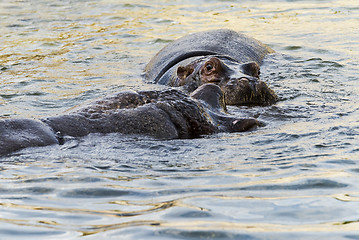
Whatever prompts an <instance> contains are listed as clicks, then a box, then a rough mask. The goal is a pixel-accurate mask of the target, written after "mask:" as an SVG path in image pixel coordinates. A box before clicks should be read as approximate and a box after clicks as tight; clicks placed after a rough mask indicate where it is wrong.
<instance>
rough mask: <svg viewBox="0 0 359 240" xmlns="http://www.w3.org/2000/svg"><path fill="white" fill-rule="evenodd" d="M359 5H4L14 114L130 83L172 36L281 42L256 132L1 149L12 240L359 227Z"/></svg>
mask: <svg viewBox="0 0 359 240" xmlns="http://www.w3.org/2000/svg"><path fill="white" fill-rule="evenodd" d="M358 19H359V6H358V3H357V2H356V1H351V0H332V1H319V0H317V1H315V0H311V1H310V0H308V1H292V0H287V1H284V0H278V1H269V0H261V1H220V0H211V1H189V0H182V1H157V2H155V1H151V2H149V1H131V2H126V1H113V0H102V1H86V0H84V1H70V0H68V1H46V0H41V1H36V3H35V2H34V1H7V0H5V1H0V32H1V38H0V117H1V118H9V117H30V118H38V117H45V116H53V115H56V114H61V113H63V112H64V111H66V110H67V109H69V108H71V107H74V106H77V105H81V104H87V103H88V102H90V101H93V100H95V99H98V98H101V97H103V96H106V95H109V94H111V93H115V92H118V91H122V90H128V89H135V90H138V89H158V88H161V86H156V85H152V84H149V83H145V82H144V81H143V80H142V78H141V73H142V69H143V68H144V66H145V64H146V63H147V62H148V61H149V59H150V58H151V57H152V56H153V55H154V54H155V53H156V52H157V51H158V50H159V49H161V48H162V47H163V46H165V45H166V44H167V43H168V42H170V41H172V40H174V39H176V38H178V37H181V36H183V35H185V34H187V33H190V32H196V31H200V30H209V29H216V28H223V27H226V28H231V29H233V30H236V31H241V32H244V33H246V34H249V35H251V36H253V37H255V38H257V39H259V40H261V41H263V42H264V43H267V44H268V45H270V46H271V47H272V48H273V49H275V50H276V51H277V52H278V53H277V54H275V55H274V56H270V57H268V58H267V59H266V60H265V63H264V65H263V67H262V69H261V72H262V79H264V80H266V81H267V82H268V83H269V85H270V86H271V87H272V88H273V89H274V90H275V91H276V92H277V93H278V95H279V97H280V99H281V101H280V102H278V103H277V104H275V105H273V106H269V107H255V108H246V107H242V108H236V107H230V109H229V110H230V111H231V112H232V113H233V114H236V115H245V116H259V117H258V118H259V119H260V120H262V121H264V122H265V123H266V126H265V127H262V128H260V129H258V130H256V131H253V132H247V133H235V134H227V133H224V134H217V135H213V136H206V137H203V138H201V139H191V140H171V141H158V140H154V139H151V138H146V137H141V136H134V137H133V136H123V135H118V134H109V135H96V134H94V135H90V136H88V137H85V138H81V139H73V140H71V141H69V142H67V143H66V144H65V145H63V146H48V147H39V148H31V149H25V150H23V151H20V152H17V153H14V154H12V155H10V156H7V157H2V158H0V170H1V175H0V223H1V224H0V239H79V238H81V239H136V240H137V239H250V240H252V239H359V210H358V209H359V188H358V186H359V184H358V183H359V181H358V177H359V164H358V162H357V160H358V158H359V144H358V137H357V136H358V134H359V122H358V121H359V120H358V119H359V103H358V99H359V88H358V87H357V82H358V73H359V70H358V62H359V61H358V60H359V52H358V49H359V42H358V39H359V34H358V30H357V29H358V26H359V20H358Z"/></svg>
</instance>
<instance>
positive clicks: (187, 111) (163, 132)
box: [0, 84, 260, 155]
mask: <svg viewBox="0 0 359 240" xmlns="http://www.w3.org/2000/svg"><path fill="white" fill-rule="evenodd" d="M259 124H260V123H259V122H258V121H257V120H256V119H252V118H248V119H247V118H245V119H241V118H236V117H233V116H231V115H229V114H228V113H227V112H226V111H225V103H224V100H223V92H222V90H221V89H220V88H219V87H218V86H217V85H214V84H204V85H202V86H200V87H199V88H198V89H196V90H195V91H194V92H193V93H192V95H191V96H189V95H187V94H185V93H183V92H182V91H180V90H178V89H168V90H162V91H138V92H134V91H129V92H120V93H118V94H116V95H113V96H110V97H107V98H105V99H102V100H99V101H96V102H94V103H93V104H90V105H89V106H86V107H84V108H80V109H78V110H75V111H73V112H71V113H69V114H65V115H60V116H55V117H49V118H46V119H42V120H35V119H3V120H0V155H4V154H8V153H11V152H13V151H17V150H20V149H23V148H26V147H35V146H46V145H52V144H63V143H64V141H65V139H66V136H72V137H83V136H86V135H88V134H90V133H116V132H117V133H122V134H136V135H137V134H138V135H144V136H150V137H154V138H158V139H175V138H197V137H200V136H202V135H208V134H214V133H218V132H242V131H247V130H250V129H252V128H254V127H256V126H258V125H259Z"/></svg>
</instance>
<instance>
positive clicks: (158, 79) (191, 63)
mask: <svg viewBox="0 0 359 240" xmlns="http://www.w3.org/2000/svg"><path fill="white" fill-rule="evenodd" d="M273 52H274V51H273V50H272V49H270V48H269V47H268V46H266V45H264V44H262V43H260V42H259V41H257V40H255V39H253V38H250V37H247V36H245V35H243V34H239V33H236V32H234V31H231V30H223V29H220V30H214V31H207V32H200V33H195V34H190V35H188V36H185V37H182V38H180V39H178V40H176V41H174V42H172V43H170V44H169V45H168V46H166V47H165V48H163V49H162V50H161V51H160V52H159V53H158V54H157V55H156V56H155V57H153V58H152V60H151V61H150V62H149V63H148V64H147V66H146V69H145V77H146V79H147V80H149V81H153V82H155V83H160V84H165V85H170V86H174V87H178V86H183V88H184V90H185V91H187V92H192V91H194V90H195V89H196V88H198V86H200V85H202V84H205V83H215V84H218V85H219V86H220V87H221V89H222V90H223V92H224V94H225V99H226V100H225V101H226V103H227V104H229V105H267V104H272V103H274V102H275V101H276V100H277V96H276V94H275V93H274V92H273V91H272V90H271V89H270V88H269V87H268V86H267V85H266V84H265V83H264V82H262V81H260V80H259V73H260V71H259V65H260V64H261V62H262V60H263V58H264V57H265V55H266V54H269V53H273Z"/></svg>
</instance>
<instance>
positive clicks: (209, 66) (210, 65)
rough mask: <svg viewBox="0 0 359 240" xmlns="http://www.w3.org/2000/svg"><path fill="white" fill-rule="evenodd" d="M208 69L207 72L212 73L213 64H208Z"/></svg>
mask: <svg viewBox="0 0 359 240" xmlns="http://www.w3.org/2000/svg"><path fill="white" fill-rule="evenodd" d="M206 69H207V71H208V72H210V71H211V70H212V69H213V66H212V64H210V63H207V65H206Z"/></svg>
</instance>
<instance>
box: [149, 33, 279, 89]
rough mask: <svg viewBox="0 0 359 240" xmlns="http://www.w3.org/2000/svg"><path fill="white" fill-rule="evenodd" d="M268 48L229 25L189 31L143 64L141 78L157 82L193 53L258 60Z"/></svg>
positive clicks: (269, 49) (259, 62)
mask: <svg viewBox="0 0 359 240" xmlns="http://www.w3.org/2000/svg"><path fill="white" fill-rule="evenodd" d="M272 52H274V51H273V50H272V49H271V48H269V47H268V46H266V45H264V44H263V43H261V42H259V41H257V40H256V39H254V38H251V37H248V36H246V35H244V34H241V33H237V32H235V31H232V30H229V29H218V30H213V31H206V32H199V33H194V34H189V35H187V36H184V37H182V38H180V39H177V40H175V41H174V42H172V43H170V44H168V45H167V46H166V47H164V48H163V49H162V50H161V51H159V52H158V53H157V54H156V56H154V57H153V58H152V59H151V61H150V62H149V63H148V64H147V66H146V68H145V78H146V80H148V81H151V82H154V83H157V82H158V80H159V79H160V78H161V76H162V75H163V74H165V73H166V71H168V70H169V69H170V68H171V67H173V66H174V65H176V64H177V63H179V62H181V61H183V60H185V59H187V58H191V57H195V56H207V55H225V56H229V57H231V58H232V59H234V60H236V61H238V62H241V63H244V62H252V61H254V62H257V63H258V64H261V62H262V60H263V58H264V57H265V55H266V54H268V53H272Z"/></svg>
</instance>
